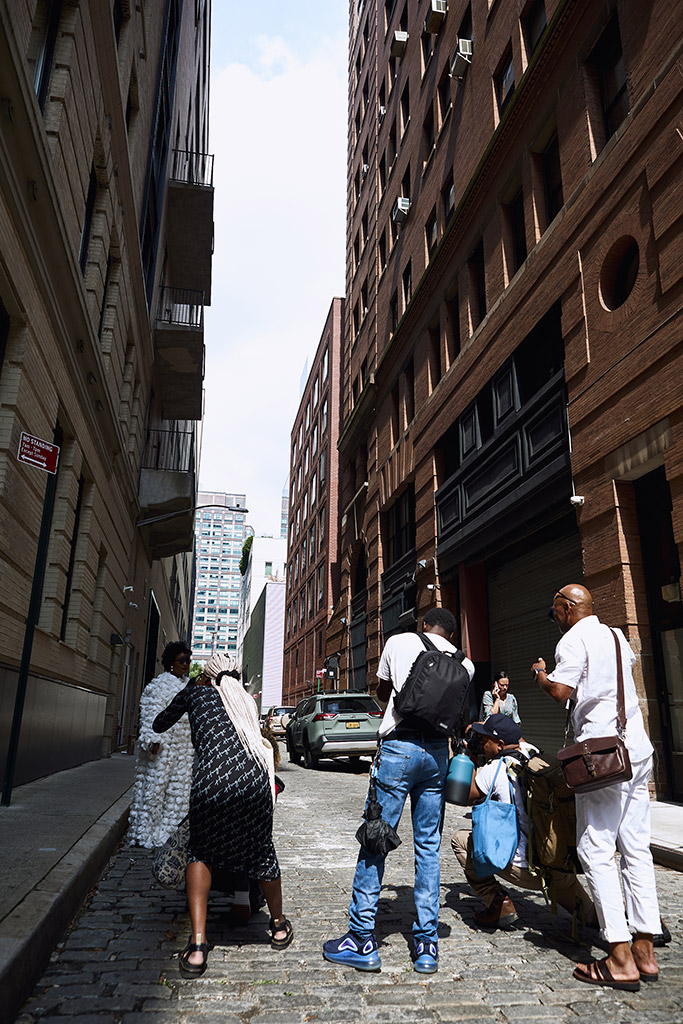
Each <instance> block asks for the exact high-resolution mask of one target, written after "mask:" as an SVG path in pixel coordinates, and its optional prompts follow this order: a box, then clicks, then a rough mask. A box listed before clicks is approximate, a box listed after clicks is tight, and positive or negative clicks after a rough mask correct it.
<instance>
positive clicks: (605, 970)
mask: <svg viewBox="0 0 683 1024" xmlns="http://www.w3.org/2000/svg"><path fill="white" fill-rule="evenodd" d="M581 967H586V968H587V969H588V970H587V972H586V971H584V970H581ZM574 977H575V978H576V980H577V981H585V982H586V984H587V985H600V986H601V987H602V988H618V989H623V990H624V991H626V992H639V991H640V981H619V980H618V979H617V978H614V977H613V976H612V972H611V971H610V969H609V967H608V966H607V960H606V959H605V960H591V961H590V963H587V964H577V966H576V968H575V970H574Z"/></svg>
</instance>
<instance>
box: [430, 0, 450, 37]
mask: <svg viewBox="0 0 683 1024" xmlns="http://www.w3.org/2000/svg"><path fill="white" fill-rule="evenodd" d="M447 14H448V0H431V3H430V5H429V10H428V11H427V17H426V18H425V32H432V33H436V32H438V31H439V29H440V28H441V25H442V23H443V19H444V18H445V17H446V15H447Z"/></svg>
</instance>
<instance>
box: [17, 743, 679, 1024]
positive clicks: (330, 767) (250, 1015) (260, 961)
mask: <svg viewBox="0 0 683 1024" xmlns="http://www.w3.org/2000/svg"><path fill="white" fill-rule="evenodd" d="M283 762H284V763H283V765H282V768H281V775H282V777H283V778H284V779H285V782H286V790H285V792H284V793H283V795H282V797H281V798H280V801H279V803H278V807H277V811H276V825H275V845H276V849H277V851H278V856H279V859H280V865H281V868H282V874H283V889H284V895H285V913H286V914H287V915H288V916H289V917H290V918H291V920H292V922H293V925H294V929H295V939H294V942H293V944H292V945H291V946H290V947H289V949H287V950H286V951H284V952H276V951H274V950H272V949H271V948H270V945H269V942H268V936H267V934H266V927H267V924H268V915H267V912H266V911H265V910H263V911H261V912H260V913H259V914H257V915H256V916H254V917H253V918H252V920H251V922H250V923H249V924H248V925H247V926H244V927H241V928H234V929H230V928H229V927H228V925H227V922H226V916H227V914H226V904H225V901H224V900H223V901H221V898H220V896H217V897H214V898H213V899H212V902H211V905H210V912H209V923H208V935H209V939H210V941H211V942H212V943H213V944H214V948H213V951H212V952H211V954H210V957H209V966H208V970H207V972H206V974H205V975H204V977H203V978H201V979H199V980H184V979H182V978H181V977H180V974H179V971H178V966H177V955H178V952H179V951H180V950H181V949H182V948H183V947H184V945H185V942H186V941H187V936H188V933H189V918H188V915H187V912H186V907H185V900H184V897H183V896H182V895H180V894H178V895H176V894H173V893H170V892H168V891H167V890H164V889H161V888H160V887H159V886H158V885H157V884H156V883H154V880H153V878H152V875H151V858H150V855H149V854H148V853H147V852H146V851H142V850H139V849H135V848H131V847H128V846H124V847H122V848H121V849H120V850H119V852H118V854H117V855H116V856H115V857H114V858H113V859H112V860H111V862H110V864H109V868H108V870H107V872H106V873H105V875H104V876H103V878H102V880H101V882H100V884H99V886H98V888H97V890H96V891H95V892H94V893H93V894H92V898H91V899H90V901H89V904H88V906H87V907H86V908H85V909H83V911H82V912H81V914H80V916H79V918H78V919H77V921H76V922H75V925H74V927H73V929H72V930H71V932H70V934H69V935H68V937H66V938H65V940H64V941H63V943H62V944H60V946H59V948H58V950H57V951H56V952H55V953H54V955H53V958H52V962H51V964H50V966H49V968H48V969H47V970H46V972H45V974H44V975H43V977H42V979H41V980H40V982H39V984H38V985H37V986H36V989H35V991H34V994H33V996H32V998H31V999H30V1000H29V1001H28V1003H27V1004H26V1005H25V1006H24V1008H23V1011H22V1013H21V1015H20V1017H19V1021H20V1022H21V1024H34V1022H38V1021H40V1022H41V1024H58V1022H64V1024H91V1022H92V1024H109V1022H111V1024H115V1022H119V1021H120V1022H122V1024H143V1022H145V1024H184V1022H185V1021H197V1022H199V1024H212V1022H213V1021H216V1024H218V1022H220V1024H302V1022H306V1021H325V1022H326V1024H347V1022H348V1024H353V1022H355V1021H365V1020H372V1021H378V1022H387V1024H392V1022H399V1021H415V1022H419V1021H433V1022H439V1021H444V1022H447V1021H472V1022H474V1024H494V1022H495V1024H506V1022H508V1024H522V1022H527V1021H537V1020H538V1021H543V1020H548V1021H550V1020H552V1021H553V1022H564V1021H567V1022H573V1021H575V1020H577V1019H578V1020H586V1021H588V1020H591V1021H600V1024H640V1022H646V1021H647V1022H649V1024H654V1022H658V1021H661V1022H666V1024H677V1022H682V1021H683V964H681V961H680V960H679V955H680V949H681V935H682V934H683V895H682V894H681V874H680V873H678V872H675V871H671V870H667V869H665V868H657V882H658V886H659V896H660V902H661V908H662V913H663V915H664V917H665V919H666V920H667V923H668V924H669V926H670V928H671V931H672V932H673V935H674V939H673V942H672V943H671V945H669V946H668V947H666V948H665V949H662V950H659V951H658V953H659V963H660V970H661V979H660V982H659V983H658V984H656V985H651V984H650V985H643V986H642V987H641V991H640V992H639V993H637V994H634V993H617V992H614V991H612V990H601V989H597V988H592V987H589V986H587V985H585V984H581V983H579V982H576V981H574V980H573V979H572V977H571V972H572V969H573V961H575V960H579V959H582V958H585V957H586V956H587V955H589V954H591V955H596V954H600V955H602V954H601V953H600V950H599V949H597V948H595V947H594V948H593V949H592V950H590V949H588V948H587V947H583V948H581V947H577V946H576V945H574V944H572V943H571V942H570V941H569V940H568V939H564V938H562V937H561V935H559V934H558V932H557V931H555V930H554V927H553V922H554V921H557V922H558V924H559V928H560V929H561V930H562V931H563V932H564V934H565V935H568V933H569V926H570V921H569V918H568V917H566V916H564V917H562V918H557V919H556V918H552V917H551V915H550V913H549V912H548V911H547V910H546V907H545V904H544V902H543V900H542V898H537V897H536V896H534V895H532V894H521V893H519V892H517V891H513V899H514V902H515V905H516V907H517V910H518V913H519V921H518V923H517V926H516V930H514V931H510V932H482V931H478V930H476V929H475V928H474V927H473V911H474V910H475V909H476V907H477V906H478V903H477V902H476V901H475V900H474V898H473V897H472V895H471V892H470V890H469V888H468V886H467V884H466V883H465V880H464V877H463V874H462V871H461V870H460V867H459V866H458V865H457V863H456V861H455V858H454V856H453V854H452V852H451V849H450V842H449V840H450V835H451V833H452V832H453V831H454V830H455V829H456V828H457V827H459V826H462V825H463V823H464V822H463V818H462V816H461V815H460V813H459V812H458V809H456V808H453V807H449V808H448V809H447V818H446V826H445V830H444V843H443V850H442V878H441V882H442V888H441V905H442V906H441V916H440V968H439V972H438V974H435V975H433V976H430V977H428V978H425V976H424V975H418V974H416V973H415V972H414V971H413V969H412V964H411V960H410V956H409V940H410V929H411V924H412V919H413V917H412V915H413V904H412V871H413V856H412V844H411V841H410V840H411V835H410V817H409V815H407V814H405V815H404V818H403V820H402V822H401V825H400V828H399V833H400V835H401V837H402V839H403V845H402V846H401V847H400V848H399V849H398V850H397V851H396V852H394V853H392V854H390V856H389V858H388V862H387V870H386V873H385V888H384V890H383V893H382V899H381V901H380V910H379V917H378V922H377V936H378V940H379V942H380V953H381V957H382V971H381V973H380V974H369V975H368V974H361V973H359V972H356V971H354V970H352V969H341V968H336V967H334V966H333V965H331V964H328V963H326V962H325V961H324V960H323V958H322V954H321V948H320V947H321V943H322V941H323V940H324V939H325V938H329V937H333V936H337V935H341V934H342V933H343V932H344V931H345V930H346V923H347V922H346V909H347V906H348V901H349V894H350V889H351V881H352V877H353V869H354V864H355V859H356V855H357V850H358V845H357V843H356V841H355V839H354V832H355V830H356V829H357V827H358V825H359V823H360V814H361V809H362V804H363V799H364V795H365V792H366V786H367V776H366V769H367V765H368V763H369V762H367V761H364V762H363V764H362V766H360V767H359V768H358V769H357V770H354V769H353V768H351V767H350V766H348V765H346V764H344V763H343V762H342V763H339V764H336V763H334V762H322V763H321V764H320V766H319V767H318V769H317V770H316V771H306V770H305V769H303V768H298V767H293V766H291V765H288V764H287V763H286V755H285V756H284V757H283Z"/></svg>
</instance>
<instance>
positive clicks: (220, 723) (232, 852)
mask: <svg viewBox="0 0 683 1024" xmlns="http://www.w3.org/2000/svg"><path fill="white" fill-rule="evenodd" d="M185 714H187V716H188V718H189V720H190V728H191V730H192V740H193V743H194V746H195V750H196V751H197V758H196V762H195V766H194V773H193V777H192V793H191V796H190V842H189V848H188V863H187V871H186V875H185V881H186V887H187V900H188V904H189V909H190V919H191V922H192V934H191V936H190V938H189V940H188V943H187V945H186V947H185V949H184V950H183V951H182V953H181V954H180V961H179V967H180V971H181V974H183V975H185V976H186V977H199V976H201V975H202V974H203V973H204V971H205V970H206V965H207V960H208V955H209V944H208V942H207V940H206V914H207V903H208V897H209V890H210V889H211V878H212V870H217V871H229V872H234V873H237V874H241V875H242V876H244V877H245V878H256V879H258V881H259V884H260V886H261V889H262V891H263V895H264V896H265V898H266V902H267V903H268V909H269V910H270V934H271V942H270V944H271V946H272V947H273V949H278V950H280V949H285V948H286V947H287V946H288V945H289V944H290V942H291V941H292V938H293V937H294V931H293V929H292V925H291V923H290V921H288V920H287V918H286V917H284V916H283V914H282V887H281V879H280V867H279V865H278V861H277V855H276V853H275V847H274V845H273V805H274V803H275V788H276V787H275V771H274V766H273V748H272V746H271V744H270V743H269V742H268V741H267V740H265V739H264V738H263V736H262V735H261V729H260V726H259V720H258V712H257V711H256V704H255V703H254V700H253V698H252V697H251V696H250V695H249V694H248V693H246V692H245V690H244V688H243V686H242V684H241V682H240V672H239V668H238V666H237V662H236V661H235V659H234V658H232V657H228V656H226V655H224V654H215V655H214V656H213V657H211V658H210V659H209V660H208V661H207V663H206V665H205V666H204V672H203V673H202V675H200V676H199V677H198V679H197V681H196V683H192V682H190V683H188V685H187V686H186V687H185V689H184V690H181V692H180V693H179V694H177V696H176V697H175V698H174V699H173V701H172V702H171V703H170V704H169V706H168V707H167V708H166V709H165V710H164V711H162V712H161V713H160V714H158V715H157V717H156V719H155V720H154V724H153V728H154V730H155V731H156V732H159V733H163V732H165V731H166V730H167V729H170V728H171V727H172V726H173V725H174V724H175V723H176V722H177V721H179V720H180V719H181V718H182V716H183V715H185Z"/></svg>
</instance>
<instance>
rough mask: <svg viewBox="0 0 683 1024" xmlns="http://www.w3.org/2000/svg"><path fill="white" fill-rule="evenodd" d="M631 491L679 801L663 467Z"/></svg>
mask: <svg viewBox="0 0 683 1024" xmlns="http://www.w3.org/2000/svg"><path fill="white" fill-rule="evenodd" d="M634 487H635V495H636V509H637V513H638V529H639V533H640V545H641V550H642V553H643V572H644V575H645V588H646V592H647V606H648V614H649V617H650V631H651V634H652V656H653V661H654V669H655V678H656V683H657V698H658V704H659V708H660V714H661V719H662V733H663V737H664V751H665V756H666V765H667V779H668V782H669V790H670V794H669V795H670V796H671V797H672V798H673V799H674V800H683V602H681V590H680V576H681V565H680V560H679V557H678V548H677V546H676V541H675V539H674V531H673V523H672V519H671V490H670V488H669V483H668V481H667V479H666V473H665V471H664V468H663V467H661V468H659V469H655V470H653V471H652V472H651V473H647V474H646V475H645V476H642V477H641V478H640V479H639V480H636V481H635V483H634Z"/></svg>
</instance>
